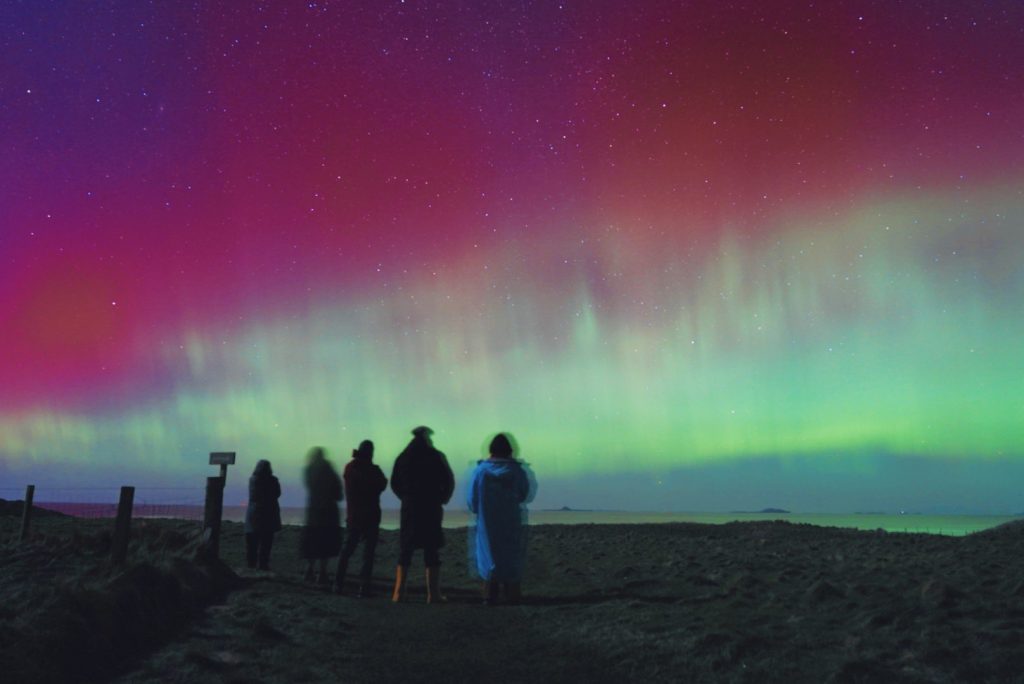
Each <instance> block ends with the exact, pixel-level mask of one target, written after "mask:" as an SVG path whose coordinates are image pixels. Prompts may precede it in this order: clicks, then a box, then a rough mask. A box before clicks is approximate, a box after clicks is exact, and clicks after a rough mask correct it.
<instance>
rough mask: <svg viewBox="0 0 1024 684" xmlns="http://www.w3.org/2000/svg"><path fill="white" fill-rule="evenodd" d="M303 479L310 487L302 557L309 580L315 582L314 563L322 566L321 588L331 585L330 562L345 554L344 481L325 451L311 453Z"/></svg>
mask: <svg viewBox="0 0 1024 684" xmlns="http://www.w3.org/2000/svg"><path fill="white" fill-rule="evenodd" d="M303 479H304V480H305V483H306V492H307V499H306V525H305V527H303V528H302V557H303V558H305V559H306V561H307V565H306V576H305V578H306V580H307V581H312V579H313V563H314V561H319V562H320V572H319V573H318V574H317V576H316V581H317V583H318V584H328V583H329V582H330V579H329V578H328V576H327V559H328V558H333V557H334V556H337V555H338V551H340V550H341V534H342V532H341V521H340V517H339V516H338V502H339V501H341V498H342V496H343V495H342V491H341V479H340V478H339V477H338V473H337V471H335V470H334V466H333V465H331V462H330V461H328V460H327V457H326V455H325V453H324V450H323V448H322V447H313V448H312V449H310V450H309V464H308V465H307V466H306V470H305V473H304V477H303Z"/></svg>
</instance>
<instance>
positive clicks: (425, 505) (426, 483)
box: [391, 426, 455, 603]
mask: <svg viewBox="0 0 1024 684" xmlns="http://www.w3.org/2000/svg"><path fill="white" fill-rule="evenodd" d="M412 434H413V438H412V441H410V442H409V445H408V446H406V447H405V450H404V451H402V453H401V454H399V455H398V458H397V459H396V460H395V467H394V469H392V471H391V490H392V491H393V492H394V493H395V495H396V496H397V497H398V498H399V500H401V502H402V511H401V522H400V529H399V534H398V537H399V553H398V568H397V570H396V574H395V589H394V592H393V593H392V595H391V600H392V601H395V602H398V601H402V600H404V599H405V582H406V578H407V573H408V569H409V565H410V564H411V563H412V554H413V551H414V550H415V549H423V563H424V565H426V567H427V603H434V602H436V601H440V600H443V599H442V597H441V594H440V592H439V590H438V588H439V585H440V575H439V571H440V566H441V558H440V555H439V553H438V550H439V549H440V548H441V547H442V546H444V532H443V531H442V530H441V521H442V520H443V518H444V508H443V507H444V504H446V503H448V500H449V499H451V498H452V492H454V491H455V477H454V476H453V475H452V469H451V468H450V467H449V466H448V459H447V458H445V455H444V454H443V453H441V452H440V451H438V450H437V449H435V448H434V444H433V441H432V440H431V438H430V436H431V435H432V434H433V430H431V429H430V428H428V427H425V426H421V427H418V428H416V429H415V430H413V431H412Z"/></svg>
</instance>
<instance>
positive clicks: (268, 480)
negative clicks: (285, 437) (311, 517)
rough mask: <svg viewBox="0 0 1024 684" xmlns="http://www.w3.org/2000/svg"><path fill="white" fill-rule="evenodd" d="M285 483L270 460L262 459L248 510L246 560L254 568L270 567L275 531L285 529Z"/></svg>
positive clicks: (251, 481) (252, 481)
mask: <svg viewBox="0 0 1024 684" xmlns="http://www.w3.org/2000/svg"><path fill="white" fill-rule="evenodd" d="M279 498H281V483H280V482H278V481H277V478H276V477H274V472H273V470H272V469H271V468H270V461H265V460H260V461H257V462H256V467H255V468H254V469H253V471H252V475H251V476H250V477H249V505H248V506H246V509H245V560H246V563H247V564H248V566H249V567H250V568H255V567H256V566H257V563H258V564H259V568H260V570H269V569H270V548H271V547H272V546H273V545H274V533H275V532H279V531H280V530H281V506H280V504H278V502H277V500H278V499H279Z"/></svg>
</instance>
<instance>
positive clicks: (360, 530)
mask: <svg viewBox="0 0 1024 684" xmlns="http://www.w3.org/2000/svg"><path fill="white" fill-rule="evenodd" d="M342 479H343V480H344V482H345V499H346V500H347V501H348V504H347V507H346V509H345V513H346V515H345V526H346V527H347V528H348V534H347V535H346V536H345V546H344V547H343V548H342V550H341V558H339V559H338V574H337V576H336V577H335V580H334V591H335V592H337V593H339V594H342V593H344V591H345V574H346V573H347V572H348V561H349V559H350V558H351V557H352V554H353V553H355V550H356V546H358V545H359V542H360V541H362V542H363V566H362V568H361V569H360V571H359V593H358V594H357V596H359V597H363V596H368V595H369V594H370V582H371V579H372V577H373V557H374V554H375V552H376V550H377V536H378V534H379V532H380V493H381V492H383V491H384V489H385V488H386V487H387V486H388V479H387V478H386V477H384V471H382V470H381V469H380V467H378V466H377V465H374V463H373V442H371V441H370V440H368V439H364V440H363V441H362V442H361V443H360V444H359V448H358V449H354V450H353V451H352V460H351V461H349V463H348V465H346V466H345V472H344V474H343V475H342Z"/></svg>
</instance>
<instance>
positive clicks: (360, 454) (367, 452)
mask: <svg viewBox="0 0 1024 684" xmlns="http://www.w3.org/2000/svg"><path fill="white" fill-rule="evenodd" d="M352 458H359V459H366V460H367V461H372V460H373V442H371V441H370V440H368V439H364V440H363V441H362V442H360V443H359V448H358V449H353V450H352Z"/></svg>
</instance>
